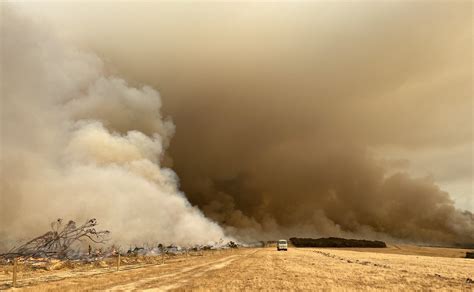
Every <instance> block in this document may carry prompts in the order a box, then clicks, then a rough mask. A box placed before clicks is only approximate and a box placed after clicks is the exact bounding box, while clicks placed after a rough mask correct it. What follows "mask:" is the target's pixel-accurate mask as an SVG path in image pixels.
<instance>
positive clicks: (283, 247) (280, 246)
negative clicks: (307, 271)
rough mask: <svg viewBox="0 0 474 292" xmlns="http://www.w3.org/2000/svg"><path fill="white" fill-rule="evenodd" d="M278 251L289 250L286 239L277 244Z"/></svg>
mask: <svg viewBox="0 0 474 292" xmlns="http://www.w3.org/2000/svg"><path fill="white" fill-rule="evenodd" d="M277 250H278V251H280V250H288V242H287V241H286V240H284V239H280V240H278V242H277Z"/></svg>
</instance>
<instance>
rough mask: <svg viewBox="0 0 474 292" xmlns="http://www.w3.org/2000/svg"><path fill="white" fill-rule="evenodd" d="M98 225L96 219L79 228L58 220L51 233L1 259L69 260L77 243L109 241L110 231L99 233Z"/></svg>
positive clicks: (74, 224) (6, 254) (72, 223)
mask: <svg viewBox="0 0 474 292" xmlns="http://www.w3.org/2000/svg"><path fill="white" fill-rule="evenodd" d="M96 225H97V220H96V219H90V220H87V221H86V223H84V224H82V225H80V226H77V225H76V222H74V221H72V220H70V221H69V222H68V223H67V224H66V225H64V224H63V220H62V219H58V220H56V221H54V222H53V223H51V229H52V230H51V231H48V232H46V233H45V234H43V235H41V236H38V237H36V238H34V239H32V240H30V241H28V242H27V243H25V244H23V245H21V246H19V247H17V248H14V249H12V250H11V251H9V252H8V253H5V254H0V257H3V258H6V259H8V258H14V257H17V256H25V257H54V258H67V257H68V253H69V252H71V251H72V250H71V247H72V245H73V244H75V243H78V242H83V241H84V240H87V239H88V240H90V241H92V242H94V243H105V242H106V241H107V240H108V235H109V231H107V230H103V231H97V230H96V229H95V226H96Z"/></svg>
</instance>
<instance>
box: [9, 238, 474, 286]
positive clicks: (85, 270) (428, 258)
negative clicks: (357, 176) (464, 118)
mask: <svg viewBox="0 0 474 292" xmlns="http://www.w3.org/2000/svg"><path fill="white" fill-rule="evenodd" d="M464 253H465V250H459V249H444V248H429V247H415V246H389V247H388V248H386V249H329V248H289V250H288V251H287V252H284V251H280V252H277V251H276V250H275V248H248V249H233V250H226V251H218V252H215V251H214V252H204V253H201V254H194V255H188V256H186V255H183V256H178V257H174V258H169V259H166V260H165V263H164V264H163V263H161V261H153V260H148V261H147V260H146V259H144V261H143V262H142V263H141V264H140V263H139V264H130V265H123V266H122V267H121V270H120V271H118V272H117V271H116V270H115V267H114V266H113V264H111V263H110V265H109V266H104V267H85V266H84V267H75V268H63V269H60V270H55V271H46V270H41V271H39V270H38V271H30V272H24V273H20V274H19V278H18V286H19V288H16V289H25V290H35V291H65V290H97V289H100V290H102V289H107V290H122V291H124V290H127V291H130V290H148V289H150V290H152V291H153V290H155V291H162V290H183V289H184V290H242V289H243V290H267V291H271V290H282V289H284V290H315V289H328V288H329V289H335V290H342V289H357V290H365V291H366V290H379V289H381V290H420V289H433V290H440V289H442V290H467V291H470V290H472V289H473V288H474V284H473V283H472V281H471V280H474V260H472V259H464V258H461V256H463V254H464ZM0 268H1V269H3V271H2V272H1V275H0V290H1V289H8V288H9V287H10V281H11V272H10V269H11V267H8V266H2V267H0Z"/></svg>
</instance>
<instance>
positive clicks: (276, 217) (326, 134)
mask: <svg viewBox="0 0 474 292" xmlns="http://www.w3.org/2000/svg"><path fill="white" fill-rule="evenodd" d="M471 5H472V4H471V3H470V2H455V3H447V2H446V3H440V2H438V3H428V2H424V3H421V2H419V3H413V2H412V3H378V4H376V3H344V4H342V3H327V2H326V3H277V4H274V3H257V4H253V3H224V4H216V3H178V4H175V3H159V4H156V3H142V4H134V5H125V4H116V5H110V4H104V3H102V4H88V5H77V4H76V5H72V6H71V5H58V4H54V5H50V6H47V9H45V8H44V5H42V8H39V9H37V10H39V11H34V12H33V13H32V14H34V15H35V16H36V17H40V18H41V19H43V18H44V19H48V21H51V22H52V23H53V25H52V26H53V27H55V26H56V25H57V26H58V27H62V28H64V27H66V28H67V33H65V37H67V38H70V39H72V40H73V41H74V42H76V43H77V44H79V46H81V47H83V48H86V49H87V50H92V51H94V52H96V53H97V54H98V55H100V56H101V57H102V58H103V59H104V60H106V61H107V64H108V68H109V70H112V71H115V72H120V74H121V75H123V76H126V77H127V79H128V80H129V81H130V82H132V83H134V84H135V83H137V84H141V83H146V84H151V85H153V86H154V87H155V88H158V89H159V90H160V92H161V93H162V95H163V100H164V102H163V107H164V111H165V112H166V113H169V114H170V116H172V118H173V121H174V122H175V124H176V128H177V130H176V134H175V136H174V137H173V139H172V140H171V142H170V147H169V151H168V154H169V156H168V157H165V159H164V161H165V164H166V165H167V166H169V167H171V168H172V169H173V170H175V171H176V172H177V174H178V176H179V178H180V184H181V189H182V190H184V191H185V193H186V195H187V197H188V198H189V200H190V201H191V203H192V204H195V205H197V206H198V207H199V208H200V209H201V210H202V211H203V212H204V213H205V214H206V215H207V216H208V217H210V218H212V219H214V220H216V221H217V222H219V223H220V224H221V225H222V226H225V227H226V228H227V230H228V231H229V232H232V233H233V234H236V235H238V236H240V237H242V238H252V239H255V238H257V237H274V236H303V235H310V236H315V235H351V236H369V237H373V238H386V237H389V238H392V239H401V240H409V241H418V242H430V243H448V244H452V243H460V242H462V243H472V242H473V241H474V221H473V216H472V214H471V213H470V212H469V211H464V209H467V210H473V206H472V200H471V199H470V198H471V197H472V141H473V140H472V130H473V127H472V91H471V86H472V67H471V63H472V43H471V40H472V28H471ZM33 10H34V9H33ZM65 15H67V17H64V16H65ZM101 112H102V111H96V113H95V114H94V116H93V118H97V115H98V114H99V113H101ZM82 113H86V115H85V117H89V116H90V115H92V113H91V111H90V110H89V109H86V110H85V111H82ZM120 117H121V116H120ZM126 117H135V115H134V114H131V113H130V114H127V115H126ZM118 120H122V119H118ZM122 122H123V121H122ZM130 124H131V125H133V123H132V122H130ZM115 127H117V129H118V130H117V129H116V130H117V131H120V129H123V128H122V126H118V125H115ZM125 129H127V128H126V127H125ZM142 131H144V132H143V133H146V134H148V135H149V134H150V133H152V132H153V131H151V132H150V130H146V131H145V129H142ZM389 148H394V149H398V150H399V151H401V152H403V151H406V152H408V153H412V155H411V156H412V157H414V159H415V162H411V161H410V160H408V159H396V158H397V157H391V156H390V155H388V153H389V151H387V150H386V149H389ZM433 151H437V152H439V153H448V154H450V156H448V155H445V156H433V157H428V158H427V159H425V160H426V161H428V162H427V167H428V168H430V169H431V168H433V169H435V168H439V167H440V166H439V165H442V167H443V179H444V178H449V179H454V180H456V181H461V182H464V184H463V185H464V186H467V187H464V189H463V190H464V193H463V194H455V193H451V194H449V193H448V192H447V191H444V190H442V189H441V188H440V186H439V185H440V181H439V180H440V179H441V178H438V177H437V176H436V175H433V176H431V177H430V176H426V175H422V176H416V175H413V173H412V172H411V169H410V165H411V163H412V164H416V157H418V156H420V155H421V154H425V153H431V152H433ZM443 155H444V154H443ZM446 157H449V160H450V161H451V163H448V164H446V163H441V162H442V161H443V160H444V159H445V158H446ZM440 161H441V162H440ZM440 163H441V164H440ZM466 182H467V183H466ZM469 186H471V189H470V190H469ZM466 190H467V191H466ZM453 198H457V199H459V200H460V199H464V202H467V203H468V204H469V205H465V206H459V205H458V206H455V204H454V201H453Z"/></svg>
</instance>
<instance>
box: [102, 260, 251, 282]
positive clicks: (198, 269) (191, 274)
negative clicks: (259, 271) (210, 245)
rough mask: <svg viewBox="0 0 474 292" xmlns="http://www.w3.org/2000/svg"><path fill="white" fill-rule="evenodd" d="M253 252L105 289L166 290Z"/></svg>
mask: <svg viewBox="0 0 474 292" xmlns="http://www.w3.org/2000/svg"><path fill="white" fill-rule="evenodd" d="M253 253H255V251H253V252H252V253H245V254H237V255H230V256H227V257H224V258H220V259H217V260H214V261H211V262H206V263H203V264H195V265H191V266H187V267H184V268H182V269H180V270H178V271H173V270H171V271H168V272H165V273H160V274H159V275H153V276H151V277H146V278H143V279H140V280H137V281H135V282H133V283H129V284H125V285H117V286H113V287H109V288H107V290H109V291H130V290H140V291H146V290H155V291H166V290H171V289H176V288H179V287H180V286H182V285H184V284H186V283H187V282H188V281H190V280H192V279H193V278H197V277H201V276H202V275H204V274H205V273H207V272H211V271H214V270H218V269H222V268H224V267H226V266H228V265H230V264H231V263H232V262H234V261H235V260H237V259H238V258H239V257H242V256H249V255H251V254H253Z"/></svg>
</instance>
